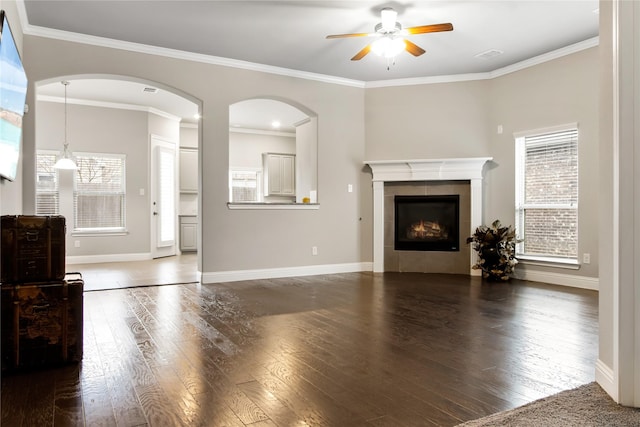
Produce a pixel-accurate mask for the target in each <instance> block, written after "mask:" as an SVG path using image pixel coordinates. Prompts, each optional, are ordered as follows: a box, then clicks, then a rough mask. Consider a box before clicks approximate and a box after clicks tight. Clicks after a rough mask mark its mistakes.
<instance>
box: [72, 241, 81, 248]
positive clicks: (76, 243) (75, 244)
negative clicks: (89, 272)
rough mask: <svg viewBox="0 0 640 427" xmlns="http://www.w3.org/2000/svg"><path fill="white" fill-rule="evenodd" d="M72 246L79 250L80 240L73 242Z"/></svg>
mask: <svg viewBox="0 0 640 427" xmlns="http://www.w3.org/2000/svg"><path fill="white" fill-rule="evenodd" d="M73 246H74V247H76V248H79V247H80V240H74V241H73Z"/></svg>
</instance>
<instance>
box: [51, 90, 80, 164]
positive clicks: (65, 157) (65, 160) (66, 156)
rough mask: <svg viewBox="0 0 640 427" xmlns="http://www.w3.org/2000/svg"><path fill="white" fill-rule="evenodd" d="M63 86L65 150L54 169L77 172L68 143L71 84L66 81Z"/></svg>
mask: <svg viewBox="0 0 640 427" xmlns="http://www.w3.org/2000/svg"><path fill="white" fill-rule="evenodd" d="M62 84H63V85H64V148H63V149H62V153H61V154H60V157H58V161H57V162H56V164H55V165H53V167H54V168H56V169H66V170H75V169H78V166H77V165H76V162H75V161H74V160H73V154H72V153H71V150H69V142H68V141H67V86H69V82H68V81H66V80H64V81H62Z"/></svg>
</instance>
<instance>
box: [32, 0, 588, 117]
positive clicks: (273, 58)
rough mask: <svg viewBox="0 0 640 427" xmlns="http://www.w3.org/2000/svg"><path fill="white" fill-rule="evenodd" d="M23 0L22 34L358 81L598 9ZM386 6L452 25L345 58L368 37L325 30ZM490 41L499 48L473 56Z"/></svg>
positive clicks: (457, 62) (561, 31)
mask: <svg viewBox="0 0 640 427" xmlns="http://www.w3.org/2000/svg"><path fill="white" fill-rule="evenodd" d="M24 7H25V11H26V17H27V20H28V23H26V24H25V23H23V27H24V28H25V33H28V34H29V33H31V34H44V35H46V36H49V37H57V36H59V37H60V38H67V37H69V33H63V32H62V31H64V32H70V33H79V34H83V35H91V36H96V37H102V38H107V39H112V40H118V41H122V42H130V43H136V44H137V45H129V46H138V47H140V46H141V45H144V47H145V48H147V49H156V48H164V49H171V50H177V51H181V52H187V53H189V54H194V58H195V57H197V58H202V55H206V56H207V57H209V58H210V59H211V60H212V61H213V62H214V63H215V61H216V60H219V61H222V60H223V59H224V61H225V62H220V63H227V64H230V65H232V66H240V67H242V66H246V63H247V62H248V63H251V65H252V66H254V68H255V67H256V66H257V67H258V69H261V68H260V67H262V69H265V70H267V71H268V70H269V69H271V70H272V71H274V72H284V73H293V74H294V75H301V76H304V75H307V74H308V75H310V76H316V77H317V76H326V77H331V78H337V79H343V80H344V81H353V82H358V83H363V84H366V83H371V82H381V81H390V82H389V83H390V84H393V81H394V80H400V79H408V78H425V77H435V76H455V75H460V74H475V73H490V72H492V71H495V70H500V69H502V68H504V67H508V66H510V65H513V64H517V63H519V62H522V61H525V60H527V59H530V58H533V57H536V56H539V55H543V54H545V53H548V52H551V51H554V50H557V49H560V48H563V47H566V46H570V45H573V44H576V43H579V42H582V41H585V40H589V39H592V38H594V37H596V36H597V35H598V19H599V16H598V13H597V9H598V0H566V1H565V0H553V1H525V0H510V1H507V0H499V1H488V0H469V1H458V0H433V1H422V0H413V1H406V2H404V1H391V2H376V1H366V0H361V1H314V0H302V1H285V0H281V1H267V0H262V1H242V0H233V1H206V0H199V1H187V0H179V1H172V0H163V1H118V0H115V1H100V0H92V1H77V0H71V1H57V0H44V1H41V0H25V1H24ZM383 7H393V8H394V9H395V10H396V11H397V12H398V22H400V23H401V24H402V26H403V27H405V28H406V27H412V26H418V25H428V24H438V23H444V22H450V23H452V24H453V27H454V30H453V31H451V32H442V33H430V34H417V35H412V36H409V40H411V41H412V42H413V43H415V44H417V45H419V46H420V47H422V48H423V49H425V50H426V53H425V54H424V55H422V56H419V57H414V56H412V55H410V54H408V53H406V52H403V53H402V54H400V55H399V56H398V57H397V59H396V61H395V64H393V65H391V66H390V67H387V65H388V64H387V60H386V59H384V58H380V57H377V56H376V55H374V54H373V53H370V54H369V55H367V56H366V57H364V58H363V59H362V60H360V61H351V60H350V58H351V57H352V56H353V55H355V54H356V53H357V52H358V51H360V50H361V49H362V48H363V47H364V46H365V45H366V44H367V43H369V42H370V41H371V39H370V38H368V37H353V38H344V39H331V40H327V39H326V38H325V36H326V35H329V34H343V33H359V32H373V29H374V26H375V25H376V24H377V23H378V22H380V9H381V8H383ZM95 40H99V39H95ZM495 51H500V52H502V53H501V54H498V55H495V56H492V55H485V56H480V57H478V55H481V54H483V53H486V52H495ZM165 52H171V51H165ZM256 64H259V65H256ZM273 67H277V68H273ZM387 68H389V69H387ZM58 85H59V86H61V85H60V84H59V83H58ZM77 86H78V87H79V86H80V85H77ZM111 89H113V88H111ZM71 90H72V87H71V86H70V87H69V92H70V93H71ZM74 90H75V89H74ZM109 92H110V93H113V91H112V90H109ZM74 93H76V94H79V89H78V91H77V92H74ZM78 96H79V95H78ZM70 97H71V95H70ZM158 98H160V97H158ZM136 102H137V101H136ZM176 114H177V115H181V114H184V113H183V112H176Z"/></svg>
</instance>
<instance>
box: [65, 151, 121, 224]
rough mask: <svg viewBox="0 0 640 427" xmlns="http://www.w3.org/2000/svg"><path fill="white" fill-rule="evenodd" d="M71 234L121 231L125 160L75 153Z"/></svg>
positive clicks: (119, 157) (110, 156)
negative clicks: (73, 213)
mask: <svg viewBox="0 0 640 427" xmlns="http://www.w3.org/2000/svg"><path fill="white" fill-rule="evenodd" d="M76 163H77V164H78V169H77V170H76V172H75V188H74V190H75V191H74V194H73V205H74V210H75V226H74V230H75V231H90V232H104V231H107V232H109V231H124V227H125V222H124V219H125V156H124V155H119V154H94V153H76Z"/></svg>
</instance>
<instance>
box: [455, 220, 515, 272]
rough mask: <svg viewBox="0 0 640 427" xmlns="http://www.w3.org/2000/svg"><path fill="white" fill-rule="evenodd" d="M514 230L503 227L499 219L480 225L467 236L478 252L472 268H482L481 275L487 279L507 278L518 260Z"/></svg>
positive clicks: (509, 227)
mask: <svg viewBox="0 0 640 427" xmlns="http://www.w3.org/2000/svg"><path fill="white" fill-rule="evenodd" d="M519 241H520V240H518V239H516V230H515V229H514V228H513V227H511V226H508V227H503V226H502V224H500V221H499V220H495V221H493V223H492V224H491V226H486V225H481V226H480V227H478V228H476V231H475V233H473V235H472V236H471V237H468V238H467V243H472V244H473V249H475V250H476V251H477V252H478V262H477V263H476V265H474V266H473V267H472V268H473V269H475V270H478V269H479V270H482V277H483V278H485V279H489V280H505V281H506V280H509V279H510V278H511V273H513V269H514V268H515V266H516V264H517V263H518V260H517V259H516V257H515V253H516V243H518V242H519Z"/></svg>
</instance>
